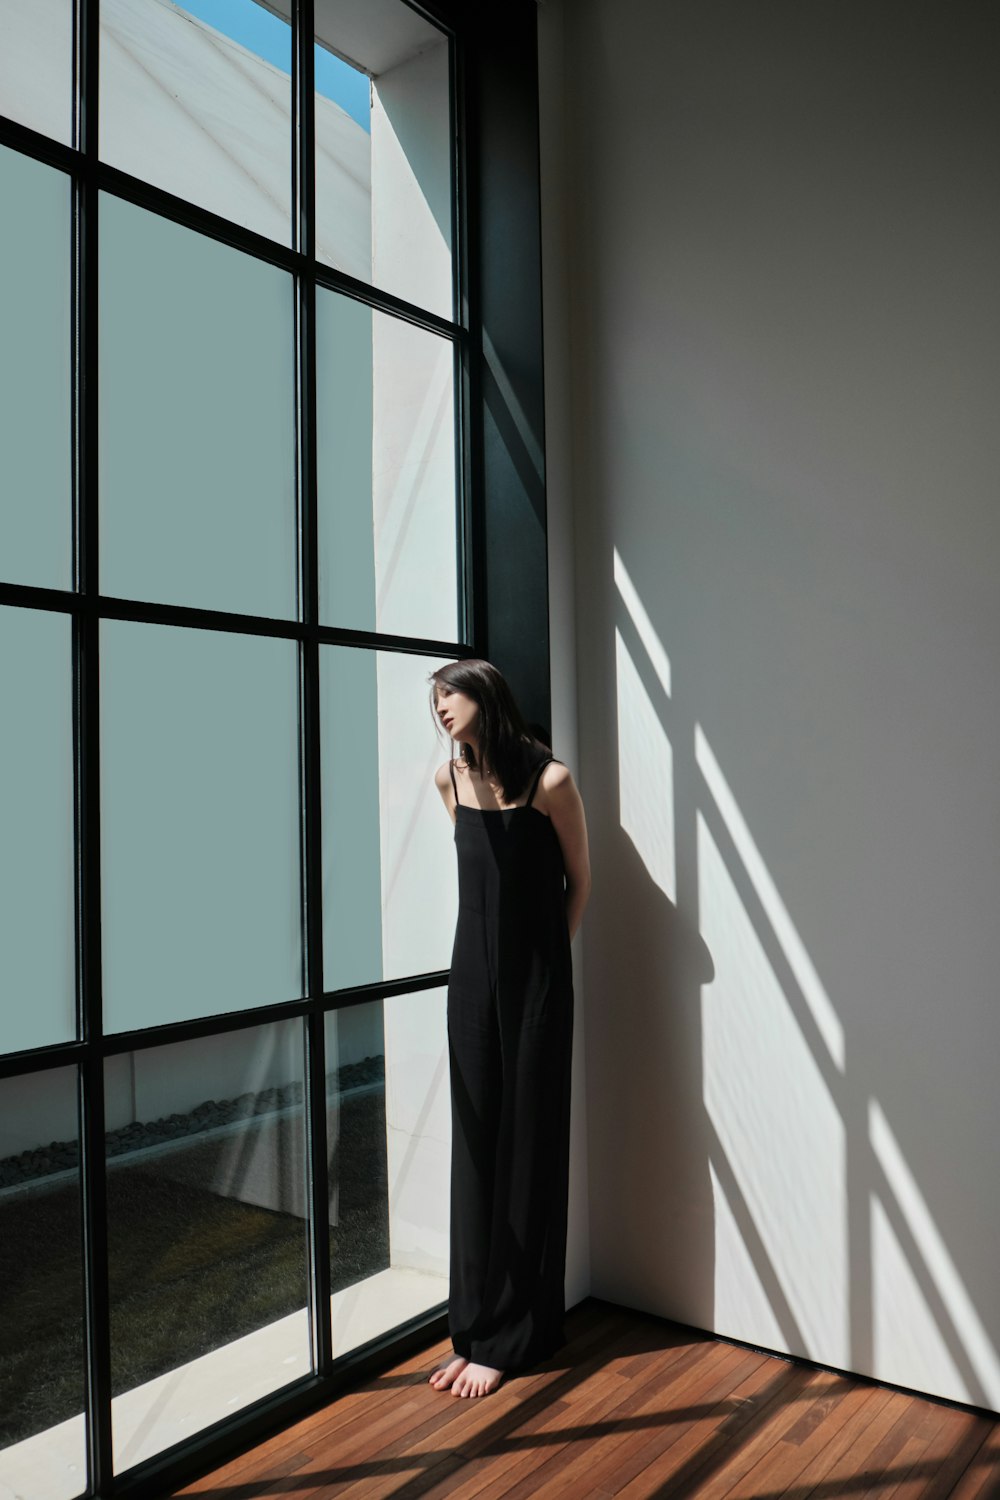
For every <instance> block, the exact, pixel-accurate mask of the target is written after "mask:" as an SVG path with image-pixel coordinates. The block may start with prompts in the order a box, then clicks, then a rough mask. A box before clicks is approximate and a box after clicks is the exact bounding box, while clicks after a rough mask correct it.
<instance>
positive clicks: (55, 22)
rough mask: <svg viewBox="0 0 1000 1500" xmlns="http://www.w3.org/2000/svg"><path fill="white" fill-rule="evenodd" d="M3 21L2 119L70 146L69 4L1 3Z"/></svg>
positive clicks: (58, 0) (43, 0)
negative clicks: (12, 121) (3, 116)
mask: <svg viewBox="0 0 1000 1500" xmlns="http://www.w3.org/2000/svg"><path fill="white" fill-rule="evenodd" d="M2 16H3V46H2V47H0V114H5V115H6V116H7V117H8V119H11V120H17V121H18V122H19V123H20V124H21V125H28V126H30V128H31V129H32V130H38V131H40V132H41V133H42V135H50V136H52V137H53V138H54V139H55V140H57V141H62V142H63V144H64V145H67V146H69V145H71V144H72V132H73V0H3V8H2ZM4 202H5V205H6V202H7V200H6V199H5V200H4Z"/></svg>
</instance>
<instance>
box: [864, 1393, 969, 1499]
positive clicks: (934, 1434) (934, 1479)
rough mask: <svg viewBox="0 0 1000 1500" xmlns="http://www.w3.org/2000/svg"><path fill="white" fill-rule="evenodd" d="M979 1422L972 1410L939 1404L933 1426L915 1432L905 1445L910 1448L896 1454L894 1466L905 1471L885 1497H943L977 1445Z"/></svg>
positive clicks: (966, 1464) (950, 1490) (953, 1485)
mask: <svg viewBox="0 0 1000 1500" xmlns="http://www.w3.org/2000/svg"><path fill="white" fill-rule="evenodd" d="M981 1423H982V1418H977V1417H976V1416H975V1415H974V1414H973V1413H972V1412H966V1411H956V1410H955V1409H954V1408H953V1407H947V1406H942V1407H939V1408H938V1421H937V1422H936V1423H935V1424H934V1426H933V1428H931V1430H930V1431H928V1432H927V1433H926V1434H924V1433H920V1434H918V1435H917V1437H915V1438H914V1439H913V1440H912V1442H911V1443H910V1444H908V1448H909V1449H910V1451H909V1452H907V1453H905V1454H900V1457H899V1461H898V1463H897V1467H898V1468H900V1469H901V1470H902V1469H905V1470H906V1472H905V1473H904V1474H903V1475H902V1476H901V1478H900V1480H899V1482H898V1483H897V1484H896V1486H895V1487H894V1488H893V1489H890V1490H889V1492H888V1496H887V1500H947V1497H948V1496H949V1495H950V1494H951V1492H952V1490H953V1489H954V1487H955V1483H956V1482H957V1480H958V1479H959V1477H960V1476H961V1474H962V1472H963V1470H964V1469H965V1468H966V1467H967V1466H968V1462H969V1459H970V1458H971V1457H972V1453H973V1452H974V1450H975V1449H976V1448H978V1447H980V1446H981V1443H982V1431H981V1425H980V1424H981ZM928 1426H929V1427H930V1424H928ZM907 1465H908V1467H907Z"/></svg>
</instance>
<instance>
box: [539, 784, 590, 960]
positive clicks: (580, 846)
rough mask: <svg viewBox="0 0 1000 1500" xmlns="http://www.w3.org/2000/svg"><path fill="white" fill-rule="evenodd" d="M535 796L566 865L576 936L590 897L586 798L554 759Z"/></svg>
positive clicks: (568, 902) (571, 925)
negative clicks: (546, 816) (556, 840)
mask: <svg viewBox="0 0 1000 1500" xmlns="http://www.w3.org/2000/svg"><path fill="white" fill-rule="evenodd" d="M538 790H539V792H540V793H541V794H542V795H541V797H540V798H539V797H536V800H535V806H536V807H538V810H539V812H546V813H548V815H549V817H550V818H551V819H552V826H553V828H554V829H555V831H556V837H557V838H558V840H559V847H560V848H561V850H562V857H563V864H564V865H565V867H566V923H567V926H568V927H569V935H570V937H571V938H572V937H574V936H575V934H576V930H577V928H578V927H579V925H580V922H581V919H582V917H583V911H584V907H585V906H586V905H587V901H588V899H589V897H590V849H589V846H588V843H587V819H586V816H585V814H584V811H583V798H582V797H581V796H580V793H579V791H578V790H577V785H576V782H575V781H574V780H573V777H572V774H571V772H570V770H569V768H568V767H567V766H564V765H562V764H561V763H559V762H556V761H553V762H552V763H551V765H548V766H546V767H545V770H544V771H543V772H542V775H541V779H540V780H539V783H538Z"/></svg>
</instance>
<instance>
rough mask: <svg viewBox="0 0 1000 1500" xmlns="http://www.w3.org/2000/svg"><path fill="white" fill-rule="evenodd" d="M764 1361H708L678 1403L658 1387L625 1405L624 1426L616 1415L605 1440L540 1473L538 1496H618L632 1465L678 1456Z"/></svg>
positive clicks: (689, 1377)
mask: <svg viewBox="0 0 1000 1500" xmlns="http://www.w3.org/2000/svg"><path fill="white" fill-rule="evenodd" d="M762 1361H763V1356H760V1355H754V1353H753V1352H748V1350H739V1352H733V1355H727V1356H726V1358H724V1359H711V1361H705V1362H703V1364H702V1367H700V1368H702V1377H700V1380H694V1379H693V1374H690V1373H687V1371H684V1373H681V1374H679V1376H678V1379H676V1386H678V1398H676V1400H673V1398H672V1395H673V1394H672V1391H670V1389H664V1388H663V1386H661V1385H657V1386H655V1388H654V1389H652V1391H651V1392H649V1394H646V1395H645V1397H643V1400H640V1401H637V1403H636V1404H634V1410H631V1412H630V1410H628V1407H630V1406H631V1403H624V1404H622V1406H624V1410H621V1427H619V1425H618V1422H616V1421H615V1418H618V1413H613V1415H612V1418H613V1419H612V1421H609V1422H607V1424H606V1428H607V1430H606V1433H604V1434H603V1436H601V1439H600V1440H595V1442H592V1443H591V1445H588V1446H586V1448H582V1449H579V1445H577V1449H579V1451H577V1452H576V1454H574V1452H571V1451H567V1452H564V1454H562V1455H559V1457H558V1460H556V1463H555V1464H552V1466H547V1472H546V1470H540V1472H538V1479H540V1481H541V1485H540V1490H538V1494H541V1496H546V1497H553V1500H555V1497H556V1496H574V1494H579V1493H582V1491H583V1488H586V1493H588V1494H609V1496H610V1494H615V1493H618V1490H619V1488H621V1485H622V1484H625V1482H627V1479H628V1478H631V1475H630V1469H628V1466H630V1461H633V1460H634V1461H637V1467H646V1466H648V1464H651V1463H652V1460H654V1458H655V1457H657V1455H658V1454H661V1452H663V1451H664V1449H667V1448H670V1449H672V1451H673V1448H675V1445H678V1443H681V1442H682V1440H684V1437H685V1434H688V1433H690V1431H691V1430H693V1428H694V1427H697V1425H699V1424H702V1422H705V1421H706V1419H709V1418H711V1415H712V1413H715V1412H718V1409H720V1404H724V1403H726V1401H727V1398H729V1397H730V1394H732V1391H733V1388H735V1386H738V1385H739V1383H741V1380H742V1379H744V1376H745V1374H748V1373H750V1370H751V1368H753V1367H757V1365H760V1364H762Z"/></svg>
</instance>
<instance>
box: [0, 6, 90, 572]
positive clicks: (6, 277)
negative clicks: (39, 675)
mask: <svg viewBox="0 0 1000 1500" xmlns="http://www.w3.org/2000/svg"><path fill="white" fill-rule="evenodd" d="M4 25H6V16H4ZM5 42H6V38H5ZM4 55H5V46H0V57H3V56H4ZM4 66H5V64H4V63H0V69H2V68H3V67H4ZM2 107H3V106H2V105H0V108H2ZM0 202H2V203H3V224H4V228H3V276H2V278H0V494H2V496H3V502H2V504H0V579H2V580H3V581H4V582H5V583H28V584H38V585H40V586H42V587H43V588H60V589H68V588H71V587H72V582H73V578H72V559H73V510H72V491H71V483H72V475H71V453H70V439H71V427H70V352H71V345H70V181H69V178H68V177H67V176H66V174H65V173H64V172H57V171H56V170H55V169H54V168H53V167H47V166H44V165H43V164H42V163H41V162H36V161H32V160H31V158H30V157H27V156H21V155H20V154H19V153H18V152H17V151H11V150H9V149H8V148H7V147H6V146H0Z"/></svg>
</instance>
